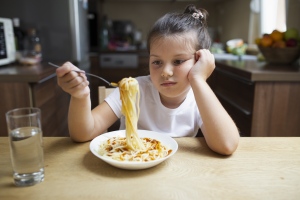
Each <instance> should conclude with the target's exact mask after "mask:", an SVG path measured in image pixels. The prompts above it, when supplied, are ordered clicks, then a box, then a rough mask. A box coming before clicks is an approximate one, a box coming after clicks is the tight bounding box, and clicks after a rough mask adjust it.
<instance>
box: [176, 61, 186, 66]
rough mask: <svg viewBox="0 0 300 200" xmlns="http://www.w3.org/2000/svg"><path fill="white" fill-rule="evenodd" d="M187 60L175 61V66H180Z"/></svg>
mask: <svg viewBox="0 0 300 200" xmlns="http://www.w3.org/2000/svg"><path fill="white" fill-rule="evenodd" d="M184 61H185V60H175V61H174V65H180V64H182V63H183V62H184Z"/></svg>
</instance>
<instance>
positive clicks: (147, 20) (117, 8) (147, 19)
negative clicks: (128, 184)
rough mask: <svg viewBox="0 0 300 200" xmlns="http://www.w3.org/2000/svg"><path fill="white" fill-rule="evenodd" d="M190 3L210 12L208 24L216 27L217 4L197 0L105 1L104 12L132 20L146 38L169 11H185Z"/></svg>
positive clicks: (112, 17)
mask: <svg viewBox="0 0 300 200" xmlns="http://www.w3.org/2000/svg"><path fill="white" fill-rule="evenodd" d="M189 4H194V5H196V6H197V7H202V8H204V9H206V10H207V11H208V12H209V14H210V15H209V18H208V25H209V26H210V27H215V25H216V15H215V14H214V13H215V12H216V10H215V6H214V5H213V4H210V3H206V4H201V3H197V2H195V1H185V2H171V1H169V2H167V1H162V2H157V1H155V2H148V1H146V2H138V1H117V2H115V1H113V2H109V1H105V2H104V4H103V14H104V15H107V17H108V18H109V19H111V20H117V19H123V20H131V21H132V22H133V23H134V24H135V25H136V28H138V29H139V30H140V31H141V32H142V37H143V39H146V37H147V33H148V31H149V29H150V28H151V26H152V25H153V24H154V23H155V21H156V20H157V19H158V18H159V17H161V16H163V15H164V14H166V13H167V12H175V11H176V12H183V11H184V9H185V7H186V6H187V5H189Z"/></svg>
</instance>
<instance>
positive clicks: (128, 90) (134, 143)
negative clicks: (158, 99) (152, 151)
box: [119, 77, 145, 150]
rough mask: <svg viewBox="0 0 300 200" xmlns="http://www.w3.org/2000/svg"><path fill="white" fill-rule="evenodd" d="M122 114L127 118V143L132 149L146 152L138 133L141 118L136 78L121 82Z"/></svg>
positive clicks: (125, 79) (124, 79)
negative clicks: (138, 122)
mask: <svg viewBox="0 0 300 200" xmlns="http://www.w3.org/2000/svg"><path fill="white" fill-rule="evenodd" d="M119 89H120V98H121V101H122V109H121V111H122V113H123V115H124V116H125V126H126V143H127V146H128V147H129V148H130V149H133V150H144V149H145V146H144V144H143V142H142V141H141V139H140V138H139V137H138V133H137V121H138V117H139V112H140V111H139V98H140V93H139V85H138V82H137V80H136V79H134V78H131V77H129V78H123V79H122V80H121V81H120V82H119Z"/></svg>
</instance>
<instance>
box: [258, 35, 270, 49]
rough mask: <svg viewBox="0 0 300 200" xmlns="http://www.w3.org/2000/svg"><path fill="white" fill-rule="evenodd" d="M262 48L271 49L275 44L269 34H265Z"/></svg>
mask: <svg viewBox="0 0 300 200" xmlns="http://www.w3.org/2000/svg"><path fill="white" fill-rule="evenodd" d="M260 44H261V46H263V47H270V46H271V45H272V44H273V39H272V38H271V36H270V35H269V34H264V36H263V37H262V38H261V41H260Z"/></svg>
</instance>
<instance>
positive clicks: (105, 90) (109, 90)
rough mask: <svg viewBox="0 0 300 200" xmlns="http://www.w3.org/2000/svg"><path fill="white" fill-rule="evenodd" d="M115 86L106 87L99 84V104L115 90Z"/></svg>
mask: <svg viewBox="0 0 300 200" xmlns="http://www.w3.org/2000/svg"><path fill="white" fill-rule="evenodd" d="M114 89H115V88H106V87H105V86H99V87H98V94H99V96H98V98H99V104H100V103H102V102H103V101H104V99H105V98H106V97H107V96H108V95H109V94H110V93H112V92H113V91H114Z"/></svg>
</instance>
